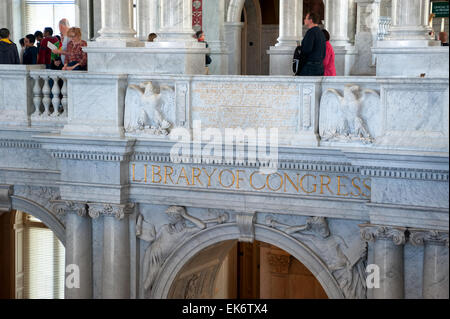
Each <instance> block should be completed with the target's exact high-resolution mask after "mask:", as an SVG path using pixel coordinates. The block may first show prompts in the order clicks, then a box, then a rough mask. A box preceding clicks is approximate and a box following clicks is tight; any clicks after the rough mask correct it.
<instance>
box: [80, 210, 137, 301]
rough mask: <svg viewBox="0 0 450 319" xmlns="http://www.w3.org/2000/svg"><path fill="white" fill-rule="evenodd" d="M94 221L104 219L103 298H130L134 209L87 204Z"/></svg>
mask: <svg viewBox="0 0 450 319" xmlns="http://www.w3.org/2000/svg"><path fill="white" fill-rule="evenodd" d="M88 205H89V215H90V216H91V217H92V218H99V217H100V216H101V217H103V263H102V298H103V299H129V298H130V281H131V277H130V232H129V222H128V215H130V214H131V213H133V209H134V205H133V204H129V205H112V204H97V203H96V204H92V203H90V204H88Z"/></svg>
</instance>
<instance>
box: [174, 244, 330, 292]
mask: <svg viewBox="0 0 450 319" xmlns="http://www.w3.org/2000/svg"><path fill="white" fill-rule="evenodd" d="M168 297H169V298H174V299H327V298H328V296H327V294H326V293H325V290H324V289H323V288H322V286H321V285H320V283H319V281H318V280H317V279H316V278H315V277H314V275H313V274H312V273H311V272H310V271H309V270H308V269H307V268H306V267H305V266H304V265H303V264H302V263H301V262H300V261H299V260H297V259H296V258H294V257H293V256H292V255H290V254H289V253H287V252H286V251H284V250H282V249H280V248H278V247H276V246H273V245H270V244H267V243H264V242H259V241H255V242H254V243H238V242H237V241H226V242H222V243H219V244H216V245H213V246H210V247H208V248H206V249H204V250H203V251H201V252H200V253H198V254H197V255H196V256H194V257H193V258H192V259H191V260H190V261H189V262H188V263H186V265H184V266H183V268H182V269H181V271H180V272H179V273H178V275H177V277H176V279H175V280H174V282H173V284H172V286H171V289H170V293H169V295H168Z"/></svg>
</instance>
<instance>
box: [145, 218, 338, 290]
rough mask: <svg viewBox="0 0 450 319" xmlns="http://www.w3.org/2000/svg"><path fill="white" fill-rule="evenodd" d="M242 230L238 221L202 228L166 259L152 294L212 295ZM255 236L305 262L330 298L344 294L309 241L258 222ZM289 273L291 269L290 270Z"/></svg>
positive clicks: (305, 265)
mask: <svg viewBox="0 0 450 319" xmlns="http://www.w3.org/2000/svg"><path fill="white" fill-rule="evenodd" d="M239 238H240V232H239V229H238V227H237V225H236V224H226V225H220V226H216V227H213V228H211V229H208V230H205V231H202V232H200V233H198V234H196V235H194V236H193V237H192V238H190V239H189V240H188V241H186V242H184V243H183V244H181V245H180V246H178V248H177V249H176V250H175V251H174V252H173V253H172V254H171V255H170V257H169V258H168V259H167V260H166V262H165V264H164V267H163V269H162V271H161V272H160V273H159V274H158V278H157V279H156V281H155V285H154V286H153V290H152V292H151V296H150V297H152V298H156V299H165V298H193V297H195V296H198V297H199V298H208V297H209V298H211V297H212V296H210V294H211V293H210V292H212V291H214V289H215V288H216V286H215V279H216V277H217V275H218V274H219V272H220V270H221V267H222V263H223V262H224V260H225V258H226V257H227V256H228V253H229V251H230V250H231V249H232V248H233V245H235V243H236V241H237V240H238V239H239ZM255 240H256V241H260V242H263V243H267V244H270V245H273V246H274V245H276V247H277V249H280V250H282V251H284V252H283V253H285V254H286V256H288V255H291V256H292V257H293V258H295V259H297V260H298V261H300V262H301V264H303V265H304V267H305V268H306V269H307V270H308V271H309V272H310V273H311V274H312V275H313V276H314V277H315V279H316V280H317V282H318V283H319V284H320V286H321V287H322V288H323V291H324V292H325V294H326V296H327V297H329V298H338V299H340V298H344V295H343V292H342V291H341V289H340V287H339V284H338V282H337V281H336V279H335V278H334V277H333V275H332V274H331V273H330V271H329V269H328V268H327V266H326V265H325V264H324V262H323V261H322V260H321V259H320V258H319V257H318V256H317V255H316V254H315V253H314V252H313V251H312V250H311V249H310V248H308V247H307V246H306V245H304V244H302V243H300V242H299V241H297V240H295V239H294V238H292V237H289V236H287V235H286V234H284V233H283V232H280V231H278V230H275V229H272V228H269V227H267V226H263V225H255ZM288 274H289V273H288Z"/></svg>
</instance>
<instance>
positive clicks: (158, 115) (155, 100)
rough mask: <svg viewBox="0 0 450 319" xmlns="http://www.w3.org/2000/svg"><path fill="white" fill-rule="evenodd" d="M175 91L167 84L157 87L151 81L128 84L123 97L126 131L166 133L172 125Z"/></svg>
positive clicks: (152, 133)
mask: <svg viewBox="0 0 450 319" xmlns="http://www.w3.org/2000/svg"><path fill="white" fill-rule="evenodd" d="M174 112H175V92H174V89H173V88H171V87H168V86H160V87H159V89H158V88H157V87H155V86H154V84H153V82H151V81H149V82H143V83H141V84H139V85H134V84H132V85H129V86H128V88H127V93H126V97H125V116H124V127H125V132H126V133H132V134H147V135H160V136H161V135H162V136H165V135H168V134H169V133H170V129H171V128H172V126H173V120H172V118H173V117H174V116H173V114H174Z"/></svg>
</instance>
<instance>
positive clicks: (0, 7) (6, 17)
mask: <svg viewBox="0 0 450 319" xmlns="http://www.w3.org/2000/svg"><path fill="white" fill-rule="evenodd" d="M0 26H1V28H7V29H9V31H12V28H13V25H12V3H11V1H10V0H2V1H0Z"/></svg>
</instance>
